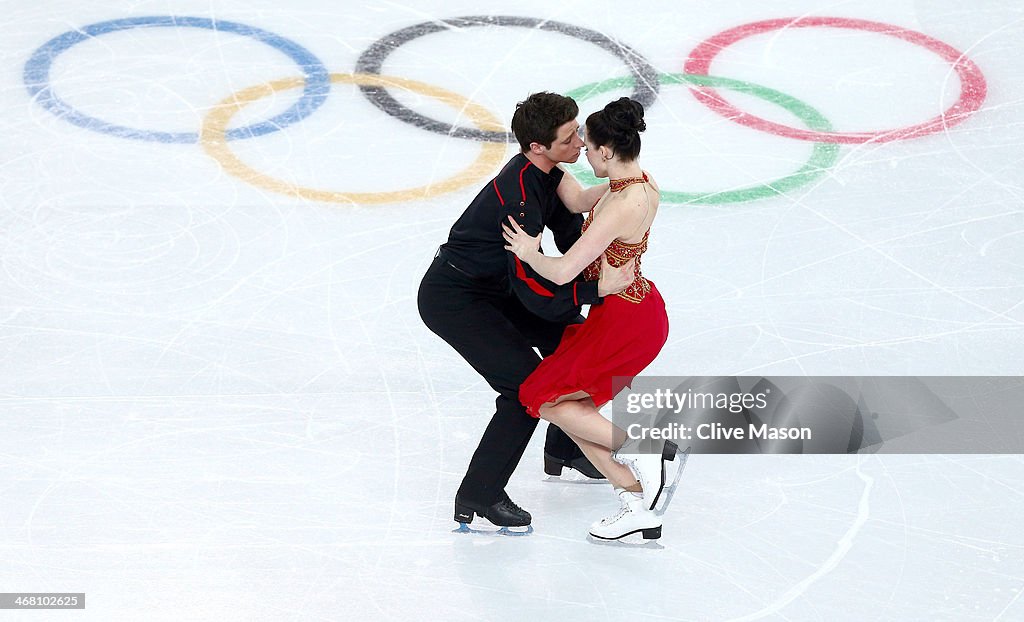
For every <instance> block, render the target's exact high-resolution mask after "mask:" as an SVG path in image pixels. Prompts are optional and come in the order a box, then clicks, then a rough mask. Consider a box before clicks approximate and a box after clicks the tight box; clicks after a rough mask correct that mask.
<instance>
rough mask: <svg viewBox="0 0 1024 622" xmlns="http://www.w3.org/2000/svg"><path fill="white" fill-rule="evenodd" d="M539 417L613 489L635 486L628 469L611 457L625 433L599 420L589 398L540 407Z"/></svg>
mask: <svg viewBox="0 0 1024 622" xmlns="http://www.w3.org/2000/svg"><path fill="white" fill-rule="evenodd" d="M540 417H541V419H544V420H545V421H550V422H551V423H554V424H555V425H557V426H558V427H560V428H562V430H564V431H565V432H566V433H567V434H568V435H569V437H570V438H572V440H573V441H574V442H575V443H576V444H577V445H579V447H580V449H581V450H583V453H584V454H585V455H586V456H587V459H588V460H590V462H591V463H593V465H594V466H595V467H597V470H598V471H600V472H601V473H602V474H603V475H604V476H605V477H607V478H608V481H610V482H611V483H612V484H614V485H615V486H616V487H619V488H631V487H633V486H634V485H635V484H636V478H635V477H633V472H632V471H631V470H630V469H629V467H627V466H625V465H622V464H619V463H618V462H616V461H615V460H613V459H612V456H611V452H612V448H617V447H619V446H620V445H622V442H623V440H624V439H625V433H624V432H623V431H622V430H620V429H619V428H616V427H615V426H614V425H613V424H612V422H611V421H608V420H607V419H605V418H604V417H602V416H601V413H600V412H598V410H597V407H596V406H594V402H593V400H591V399H590V398H589V397H586V398H584V399H580V400H575V399H568V400H563V401H560V402H556V403H554V404H544V405H543V406H541V407H540Z"/></svg>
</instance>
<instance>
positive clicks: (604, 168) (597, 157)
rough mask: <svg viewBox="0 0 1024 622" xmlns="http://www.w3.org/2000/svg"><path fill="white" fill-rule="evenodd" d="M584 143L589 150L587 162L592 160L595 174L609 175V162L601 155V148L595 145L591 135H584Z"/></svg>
mask: <svg viewBox="0 0 1024 622" xmlns="http://www.w3.org/2000/svg"><path fill="white" fill-rule="evenodd" d="M583 145H584V147H586V150H587V162H590V168H592V169H594V176H595V177H599V178H600V177H607V176H608V163H607V162H606V161H605V160H604V157H603V156H602V155H601V148H600V147H599V146H598V145H595V144H594V141H592V140H590V136H584V137H583Z"/></svg>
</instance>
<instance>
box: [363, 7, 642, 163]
mask: <svg viewBox="0 0 1024 622" xmlns="http://www.w3.org/2000/svg"><path fill="white" fill-rule="evenodd" d="M468 26H521V27H524V28H537V29H539V30H550V31H552V32H558V33H561V34H563V35H568V36H570V37H574V38H576V39H581V40H583V41H586V42H588V43H593V44H594V45H596V46H598V47H600V48H601V49H603V50H606V51H608V52H611V53H612V54H613V55H614V56H615V57H617V58H619V59H620V60H622V62H624V63H625V64H626V66H627V67H629V72H630V74H631V75H632V76H633V79H634V84H635V85H636V86H635V87H634V91H633V95H632V98H633V99H635V100H636V101H638V102H640V103H641V104H643V106H644V108H648V107H650V105H651V104H653V103H654V100H655V99H656V98H657V97H658V86H659V81H658V76H659V72H658V70H657V69H655V68H654V67H652V66H651V64H650V63H648V62H647V60H646V59H644V57H642V56H641V55H640V54H639V53H637V52H636V51H635V50H634V49H633V48H631V47H629V46H628V45H625V44H623V43H619V42H618V41H616V40H614V39H612V38H610V37H608V36H607V35H603V34H601V33H599V32H597V31H594V30H589V29H587V28H581V27H580V26H573V25H572V24H566V23H564V22H553V21H550V20H544V19H538V18H535V17H514V16H508V15H482V16H469V17H450V18H446V19H440V20H436V21H431V22H423V23H420V24H416V25H413V26H408V27H406V28H402V29H401V30H396V31H395V32H393V33H391V34H389V35H385V36H383V37H381V38H380V39H378V40H377V41H375V42H374V43H373V44H372V45H370V47H368V48H366V50H365V51H364V52H363V53H362V54H360V55H359V60H357V61H356V68H355V71H356V73H362V74H376V75H380V73H381V70H382V68H383V66H384V60H385V59H386V58H387V57H388V55H389V54H391V53H392V52H394V51H395V50H396V49H398V48H399V47H400V46H402V45H403V44H405V43H408V42H410V41H412V40H413V39H417V38H419V37H422V36H424V35H429V34H431V33H435V32H441V31H444V30H448V29H449V28H451V27H455V28H465V27H468ZM359 90H360V91H362V92H363V95H365V96H366V97H367V99H369V100H370V102H371V103H373V105H374V106H376V107H378V108H380V109H381V110H383V111H384V112H386V113H387V114H389V115H391V116H393V117H395V118H396V119H399V120H401V121H405V122H406V123H411V124H412V125H415V126H416V127H420V128H423V129H425V130H429V131H431V132H437V133H438V134H444V135H445V136H454V137H457V138H469V139H472V140H479V141H486V142H502V143H510V142H515V137H514V136H512V133H511V132H495V131H490V130H481V129H476V128H471V127H461V126H458V125H452V124H450V123H444V122H442V121H437V120H435V119H431V118H430V117H426V116H424V115H421V114H420V113H418V112H416V111H414V110H412V109H411V108H408V107H407V106H405V105H403V104H401V103H400V102H399V101H398V100H397V99H395V98H394V97H392V96H391V95H390V94H389V93H388V92H387V90H386V89H385V88H383V87H379V86H369V85H360V87H359Z"/></svg>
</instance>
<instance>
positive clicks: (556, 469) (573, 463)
mask: <svg viewBox="0 0 1024 622" xmlns="http://www.w3.org/2000/svg"><path fill="white" fill-rule="evenodd" d="M562 467H567V468H570V469H576V470H577V471H579V472H580V473H582V474H584V475H586V476H587V477H589V478H590V479H604V475H601V472H600V471H598V470H597V467H595V466H594V465H593V464H591V462H590V460H587V457H586V456H579V457H577V458H571V459H565V458H556V457H555V456H552V455H551V454H549V453H548V452H546V451H545V452H544V472H545V473H547V474H548V475H551V476H554V477H558V476H559V475H561V474H562Z"/></svg>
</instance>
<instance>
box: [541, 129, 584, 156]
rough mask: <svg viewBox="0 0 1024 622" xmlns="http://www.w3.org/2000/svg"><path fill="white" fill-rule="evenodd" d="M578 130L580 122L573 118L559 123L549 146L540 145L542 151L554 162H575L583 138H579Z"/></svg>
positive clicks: (581, 146)
mask: <svg viewBox="0 0 1024 622" xmlns="http://www.w3.org/2000/svg"><path fill="white" fill-rule="evenodd" d="M579 132H580V124H579V123H577V122H576V120H575V119H573V120H572V121H569V122H568V123H563V124H562V125H559V126H558V129H557V130H556V131H555V140H554V141H552V143H551V147H549V148H546V149H545V148H544V146H543V145H541V149H542V153H543V154H544V155H545V156H547V157H548V159H549V160H551V161H552V162H555V163H556V164H557V163H558V162H575V161H576V160H577V159H579V157H580V149H582V148H583V139H582V138H580V133H579ZM534 144H537V143H534Z"/></svg>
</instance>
